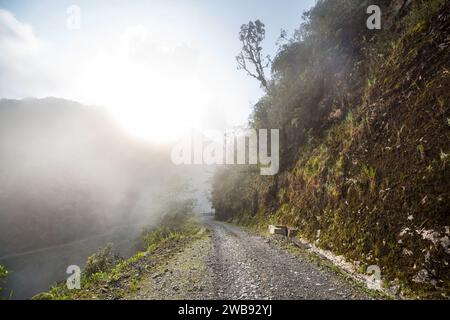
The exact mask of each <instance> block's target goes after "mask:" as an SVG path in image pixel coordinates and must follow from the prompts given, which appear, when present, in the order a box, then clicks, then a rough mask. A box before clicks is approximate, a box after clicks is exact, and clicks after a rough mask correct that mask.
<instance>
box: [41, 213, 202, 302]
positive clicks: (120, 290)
mask: <svg viewBox="0 0 450 320" xmlns="http://www.w3.org/2000/svg"><path fill="white" fill-rule="evenodd" d="M205 235H207V232H206V230H205V229H204V228H203V227H202V226H201V224H200V223H199V221H198V219H197V217H195V216H194V215H187V214H182V215H176V216H166V217H165V218H164V219H163V220H162V221H161V223H160V225H159V226H158V227H154V228H149V229H147V230H145V231H144V232H143V233H142V235H141V237H140V242H141V244H140V246H141V250H140V251H138V252H136V253H135V254H134V255H133V256H132V257H130V258H128V259H122V258H119V257H116V256H114V255H113V253H112V250H111V246H110V245H108V246H107V247H105V248H102V249H100V250H99V251H98V252H97V253H94V254H93V255H91V256H90V257H89V258H88V261H87V264H86V267H85V268H84V269H83V271H82V272H81V279H80V280H81V281H80V282H81V284H80V289H68V287H67V285H66V283H65V282H60V283H57V284H56V285H54V286H53V287H52V288H50V290H49V291H48V292H43V293H40V294H37V295H35V296H34V297H33V298H32V299H33V300H91V299H101V300H102V299H121V298H124V297H125V296H126V295H127V294H129V293H132V292H135V291H137V290H139V288H140V285H139V284H140V281H142V280H143V278H145V276H147V275H149V274H151V273H152V272H154V271H156V270H158V268H160V266H161V265H163V264H164V262H165V261H167V260H168V259H170V258H171V257H172V256H173V255H174V254H175V253H176V252H179V251H181V250H183V249H184V248H185V247H186V246H187V245H188V244H189V243H192V242H193V241H195V240H198V239H200V238H203V237H204V236H205Z"/></svg>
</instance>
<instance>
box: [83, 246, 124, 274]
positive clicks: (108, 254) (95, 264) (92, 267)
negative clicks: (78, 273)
mask: <svg viewBox="0 0 450 320" xmlns="http://www.w3.org/2000/svg"><path fill="white" fill-rule="evenodd" d="M112 247H113V246H112V244H111V243H110V244H108V245H106V246H105V247H104V248H101V249H99V250H98V251H97V252H96V253H94V254H93V255H91V256H90V257H89V258H88V259H87V262H86V267H85V269H84V275H85V276H88V277H89V276H91V275H93V274H96V273H100V272H106V271H108V270H110V269H111V268H112V267H113V266H114V264H115V263H116V262H117V260H118V257H116V256H114V255H113V253H112Z"/></svg>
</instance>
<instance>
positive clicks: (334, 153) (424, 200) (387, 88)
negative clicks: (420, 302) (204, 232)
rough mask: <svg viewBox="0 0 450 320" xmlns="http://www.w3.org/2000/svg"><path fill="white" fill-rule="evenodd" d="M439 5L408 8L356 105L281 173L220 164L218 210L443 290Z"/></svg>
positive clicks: (443, 16) (449, 286)
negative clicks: (416, 10) (292, 230)
mask: <svg viewBox="0 0 450 320" xmlns="http://www.w3.org/2000/svg"><path fill="white" fill-rule="evenodd" d="M439 5H440V6H441V7H440V9H439V10H436V12H435V13H434V14H433V15H432V16H429V17H427V18H423V19H422V18H414V16H413V15H412V14H411V13H409V14H404V16H405V17H404V18H403V21H405V24H403V25H402V26H404V27H402V28H403V30H401V36H396V34H399V32H400V31H393V33H392V35H389V36H388V37H386V38H385V39H384V40H383V43H384V44H388V45H387V46H386V47H385V48H384V49H383V50H380V51H378V54H377V56H375V57H374V58H373V61H370V62H368V61H367V60H366V61H365V63H366V64H367V70H368V71H367V72H366V73H365V77H363V78H361V79H359V80H358V81H359V85H360V88H361V90H360V91H358V92H357V94H358V95H359V98H358V99H356V101H359V105H352V106H351V107H350V108H348V107H347V106H342V108H340V109H341V110H342V111H344V110H345V112H344V114H343V115H342V117H334V118H333V119H332V120H333V121H334V122H333V123H334V124H333V125H331V126H329V127H328V128H327V129H326V130H324V131H323V132H322V133H320V134H317V135H315V136H314V137H313V138H311V139H310V140H308V141H307V142H305V143H304V144H302V145H301V146H300V147H299V148H298V150H297V154H296V159H295V160H294V161H292V163H291V164H290V165H288V166H287V168H286V169H285V170H284V171H283V172H282V173H281V174H280V175H278V176H275V177H260V176H258V175H256V174H255V175H253V174H249V173H243V172H241V171H239V169H226V170H225V171H224V172H221V173H218V177H219V178H220V177H222V179H219V180H218V181H220V180H221V182H223V183H224V185H223V186H220V187H219V185H218V183H217V184H216V187H215V190H216V192H215V194H214V196H213V204H214V206H215V207H216V213H217V214H218V216H219V217H222V218H224V219H234V220H235V221H239V222H241V223H245V224H253V225H260V226H261V227H266V226H267V224H268V223H284V224H288V225H292V226H295V227H297V228H299V231H300V235H301V236H302V237H303V238H306V239H307V240H308V241H310V242H315V243H316V245H318V246H319V247H321V248H324V249H328V250H331V251H332V252H334V253H335V254H338V255H343V256H345V257H346V258H347V259H348V260H351V261H353V262H354V263H355V264H357V265H359V266H360V268H361V271H362V272H365V270H366V268H367V266H369V265H377V266H379V267H380V269H381V277H382V280H383V282H384V284H385V285H386V286H390V287H394V288H397V289H398V290H397V291H398V293H402V294H405V295H409V296H412V297H417V296H420V297H429V298H431V297H432V298H448V296H449V294H450V268H449V262H450V259H449V257H450V256H449V254H450V241H449V237H450V230H449V228H450V217H449V212H450V210H449V203H450V174H449V166H450V163H449V153H450V109H449V107H448V101H449V88H450V83H449V79H450V73H449V70H450V66H449V61H450V54H449V49H450V48H449V47H450V37H449V30H450V19H449V18H450V14H449V10H448V9H449V6H448V2H439ZM407 19H410V20H407ZM372 49H373V47H372ZM367 57H368V56H366V58H367ZM349 76H351V75H349ZM349 94H350V93H349ZM347 110H348V111H347ZM332 114H336V111H333V113H332ZM341 119H342V120H341ZM282 130H283V129H282ZM227 186H228V187H227ZM227 188H228V189H227ZM219 191H220V193H219Z"/></svg>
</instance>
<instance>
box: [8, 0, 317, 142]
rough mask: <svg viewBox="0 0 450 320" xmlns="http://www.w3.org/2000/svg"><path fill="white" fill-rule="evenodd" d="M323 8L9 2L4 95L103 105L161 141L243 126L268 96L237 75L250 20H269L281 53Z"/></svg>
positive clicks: (200, 1) (260, 1)
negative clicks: (283, 42) (242, 34)
mask: <svg viewBox="0 0 450 320" xmlns="http://www.w3.org/2000/svg"><path fill="white" fill-rule="evenodd" d="M314 2H315V0H304V1H299V0H284V1H276V0H265V1H264V0H245V1H242V0H223V1H220V2H219V1H212V0H190V1H188V0H173V1H167V0H161V1H159V0H154V1H138V0H122V1H120V0H110V1H106V0H98V1H92V0H91V1H89V0H84V1H75V0H71V1H61V0H59V1H51V0H28V1H25V0H16V1H3V0H0V97H5V98H23V97H30V96H33V97H46V96H56V97H61V98H66V99H72V100H76V101H79V102H82V103H85V104H90V105H98V106H103V107H106V108H108V109H109V110H111V111H112V112H113V113H114V114H115V115H116V116H117V117H118V118H119V119H120V120H121V122H122V124H123V125H124V126H125V127H126V128H127V129H129V130H130V131H131V132H133V133H135V134H137V135H139V136H141V137H144V138H146V139H151V140H159V141H167V140H170V139H176V138H178V137H179V135H180V134H181V133H182V132H183V131H184V130H186V129H189V128H194V129H196V130H207V129H218V130H224V129H226V128H230V127H233V126H236V125H242V124H245V123H246V120H247V117H248V114H249V112H250V110H251V106H252V104H253V103H255V102H256V101H257V100H258V98H259V97H260V96H261V95H262V91H261V90H260V88H259V85H258V84H257V83H256V81H255V80H254V79H251V78H249V77H248V76H247V75H245V73H244V72H243V71H242V70H241V71H238V70H237V69H236V61H235V56H236V55H237V53H238V52H239V51H240V43H239V41H238V32H239V28H240V26H241V24H243V23H247V22H248V21H249V20H255V19H260V20H261V21H263V22H264V23H265V24H266V35H267V36H266V40H265V42H264V48H265V50H266V53H267V54H271V55H272V56H273V55H274V53H275V52H276V46H275V42H276V40H277V38H278V36H279V34H280V29H281V28H283V29H286V30H288V31H290V32H292V31H293V30H294V29H295V28H297V27H298V26H299V24H300V22H301V14H302V12H303V11H304V10H307V9H309V8H310V7H311V6H312V5H313V4H314ZM72 5H76V6H77V7H78V8H79V9H80V10H81V11H80V22H81V24H80V28H79V29H76V30H73V29H70V28H68V27H67V23H68V21H69V22H70V21H72V22H73V21H76V16H75V15H74V13H73V11H72V14H71V13H70V12H69V13H68V10H69V11H70V9H69V8H70V7H71V6H72ZM75 14H76V13H75ZM74 17H75V20H74V19H72V20H70V19H71V18H74Z"/></svg>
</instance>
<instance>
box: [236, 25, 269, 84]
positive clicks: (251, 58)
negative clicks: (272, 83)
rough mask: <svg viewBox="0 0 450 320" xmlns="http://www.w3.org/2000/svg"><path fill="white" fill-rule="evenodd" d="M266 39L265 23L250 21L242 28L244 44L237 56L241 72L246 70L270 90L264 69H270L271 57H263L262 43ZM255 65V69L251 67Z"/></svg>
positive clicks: (241, 33) (240, 36)
mask: <svg viewBox="0 0 450 320" xmlns="http://www.w3.org/2000/svg"><path fill="white" fill-rule="evenodd" d="M265 37H266V30H265V26H264V23H262V22H261V21H259V20H256V21H255V22H252V21H250V22H249V23H248V24H243V25H242V26H241V31H240V32H239V40H240V41H241V42H242V51H241V52H240V53H239V54H238V55H237V56H236V61H237V63H238V69H239V70H241V69H242V70H245V71H246V72H247V74H248V75H249V76H251V77H253V78H255V79H256V80H258V81H259V82H260V83H261V86H262V87H263V88H265V89H266V90H268V85H267V80H266V77H265V74H264V69H266V68H268V67H269V64H270V57H269V56H266V57H263V56H262V47H261V42H262V41H263V40H264V38H265ZM249 63H250V65H253V67H250V66H249Z"/></svg>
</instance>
